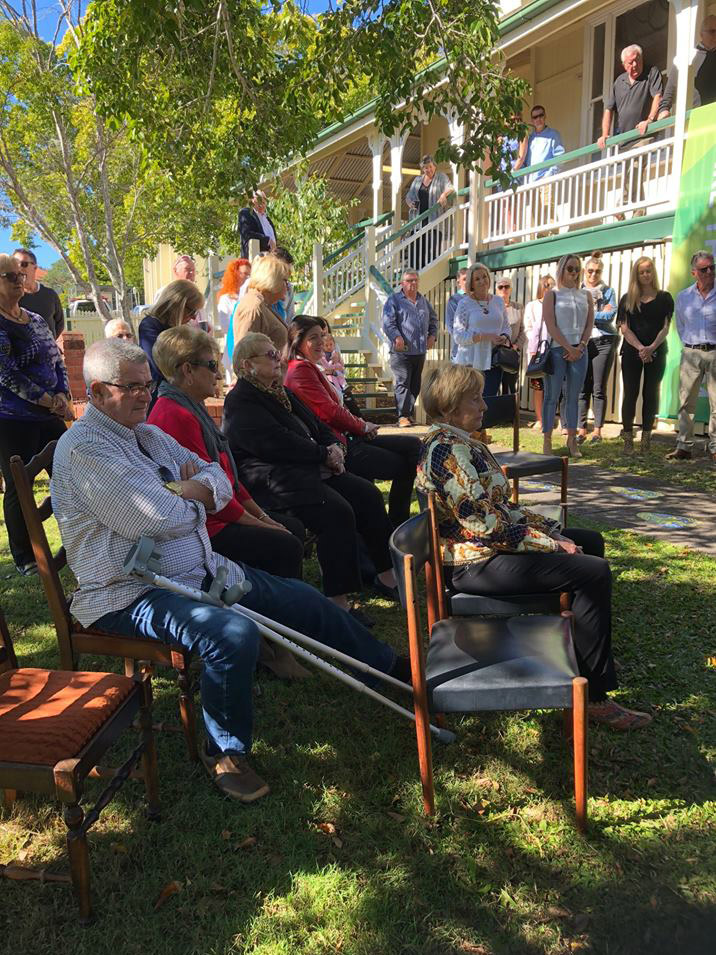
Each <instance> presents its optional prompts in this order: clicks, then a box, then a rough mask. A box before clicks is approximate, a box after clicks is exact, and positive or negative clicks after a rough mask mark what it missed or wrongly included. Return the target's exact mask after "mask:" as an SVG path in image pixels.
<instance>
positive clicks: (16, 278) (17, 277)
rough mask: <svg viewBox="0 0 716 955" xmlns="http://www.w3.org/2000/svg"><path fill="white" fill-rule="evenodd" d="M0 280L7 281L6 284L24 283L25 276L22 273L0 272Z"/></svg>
mask: <svg viewBox="0 0 716 955" xmlns="http://www.w3.org/2000/svg"><path fill="white" fill-rule="evenodd" d="M0 279H7V280H8V282H15V283H17V282H24V281H25V276H24V275H23V274H22V272H0Z"/></svg>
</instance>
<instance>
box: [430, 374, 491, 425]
mask: <svg viewBox="0 0 716 955" xmlns="http://www.w3.org/2000/svg"><path fill="white" fill-rule="evenodd" d="M484 387H485V378H484V376H483V375H482V374H481V372H479V371H478V370H477V369H476V368H473V367H472V366H470V365H447V366H446V367H445V368H436V369H435V370H434V371H431V372H430V374H429V375H428V380H427V381H426V383H425V387H424V388H423V392H422V401H423V408H425V412H426V414H427V415H428V417H429V418H430V419H431V420H432V421H444V420H445V417H446V416H447V415H451V414H454V412H455V411H457V409H458V407H459V405H460V402H461V401H462V399H463V398H464V397H465V395H467V394H470V393H471V392H475V391H478V390H479V391H480V392H482V389H483V388H484Z"/></svg>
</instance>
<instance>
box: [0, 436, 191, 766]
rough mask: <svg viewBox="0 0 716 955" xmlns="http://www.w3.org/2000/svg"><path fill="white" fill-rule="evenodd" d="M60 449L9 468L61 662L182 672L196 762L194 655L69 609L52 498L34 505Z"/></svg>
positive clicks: (70, 666)
mask: <svg viewBox="0 0 716 955" xmlns="http://www.w3.org/2000/svg"><path fill="white" fill-rule="evenodd" d="M56 444H57V442H56V441H51V442H50V443H49V444H48V445H47V446H46V447H45V448H43V450H42V451H41V452H40V453H39V454H36V455H35V457H34V458H32V459H31V460H30V461H29V462H28V463H27V464H23V462H22V460H21V458H19V457H17V455H14V456H13V457H12V458H11V459H10V467H11V469H12V474H13V477H14V478H15V487H16V488H17V494H18V498H19V500H20V506H21V508H22V514H23V517H24V518H25V524H26V525H27V530H28V533H29V535H30V542H31V544H32V550H33V553H34V555H35V560H36V562H37V568H38V571H39V573H40V578H41V580H42V585H43V587H44V588H45V596H46V597H47V603H48V605H49V608H50V613H51V614H52V619H53V621H54V624H55V630H56V631H57V641H58V643H59V645H60V663H61V665H62V667H63V668H64V669H65V670H74V669H76V667H77V662H78V658H79V656H80V654H82V653H93V654H96V655H97V656H110V657H122V658H124V661H125V673H126V674H127V675H130V676H131V674H132V673H133V672H134V669H135V665H136V663H137V662H138V661H142V662H146V663H148V664H149V665H150V667H154V666H166V667H172V668H173V669H174V670H176V672H177V683H178V685H179V711H180V717H181V729H182V730H183V732H184V736H185V739H186V744H187V749H188V750H189V757H190V759H192V760H193V761H194V762H197V761H198V759H199V752H198V749H197V739H196V712H195V707H194V687H193V684H192V679H191V674H190V670H189V665H190V654H189V652H188V651H187V650H186V649H185V648H184V647H182V646H181V645H180V644H172V643H168V644H165V643H160V642H159V641H158V640H148V639H145V638H143V637H135V636H126V637H125V636H118V635H117V634H113V633H107V632H106V631H103V630H99V629H97V628H95V627H83V626H82V625H81V624H80V623H79V622H78V621H77V620H75V619H74V618H73V617H72V615H71V613H70V605H69V603H68V601H67V597H66V596H65V591H64V588H63V586H62V581H61V580H60V571H61V570H62V568H63V567H66V566H67V556H66V554H65V549H64V547H61V548H60V550H58V552H57V553H56V554H54V555H53V553H52V551H51V549H50V545H49V542H48V540H47V534H46V533H45V528H44V522H45V521H46V520H48V519H49V518H50V517H52V499H51V498H50V496H49V495H48V496H47V497H46V498H45V499H44V500H43V501H42V503H40V504H38V503H37V502H36V500H35V480H36V479H37V476H38V475H39V474H40V473H41V472H42V471H47V473H48V474H49V473H50V471H51V469H52V458H53V456H54V453H55V445H56ZM127 549H129V547H128V548H127ZM157 728H159V729H178V728H179V727H176V726H174V725H171V724H169V725H165V724H159V726H158V727H157Z"/></svg>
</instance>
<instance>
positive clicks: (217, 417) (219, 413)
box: [204, 398, 224, 428]
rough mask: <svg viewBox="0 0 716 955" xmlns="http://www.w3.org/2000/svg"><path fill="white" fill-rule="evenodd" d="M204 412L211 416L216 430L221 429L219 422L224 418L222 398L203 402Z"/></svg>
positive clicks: (208, 399)
mask: <svg viewBox="0 0 716 955" xmlns="http://www.w3.org/2000/svg"><path fill="white" fill-rule="evenodd" d="M204 406H205V408H206V410H207V411H208V412H209V414H210V415H211V417H212V419H213V421H214V424H215V425H216V427H217V428H220V427H221V422H222V420H223V418H224V399H223V398H207V399H206V401H205V402H204Z"/></svg>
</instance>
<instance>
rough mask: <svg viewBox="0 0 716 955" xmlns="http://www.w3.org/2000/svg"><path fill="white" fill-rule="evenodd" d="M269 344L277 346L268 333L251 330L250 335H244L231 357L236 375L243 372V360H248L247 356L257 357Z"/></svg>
mask: <svg viewBox="0 0 716 955" xmlns="http://www.w3.org/2000/svg"><path fill="white" fill-rule="evenodd" d="M267 345H268V346H269V347H270V348H275V347H276V346H275V345H274V343H273V342H272V341H271V339H270V338H269V337H268V335H264V334H263V333H262V332H249V334H248V335H244V337H243V338H241V339H240V340H239V341H238V342H237V343H236V348H234V354H233V355H232V358H231V366H232V368H233V369H234V373H235V374H236V375H239V374H241V362H242V361H246V359H247V358H255V357H256V355H258V353H259V352H260V351H261V349H262V348H265V347H266V346H267Z"/></svg>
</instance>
